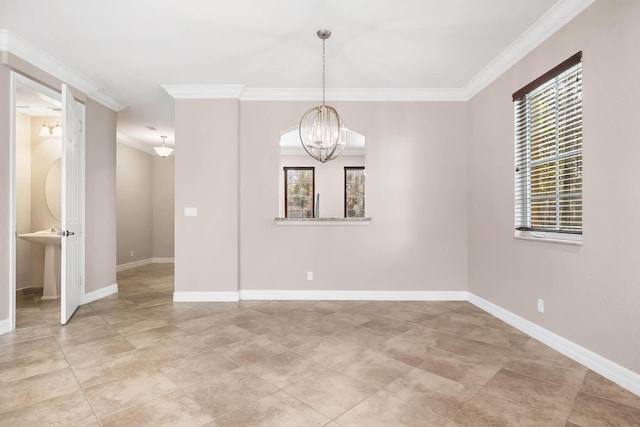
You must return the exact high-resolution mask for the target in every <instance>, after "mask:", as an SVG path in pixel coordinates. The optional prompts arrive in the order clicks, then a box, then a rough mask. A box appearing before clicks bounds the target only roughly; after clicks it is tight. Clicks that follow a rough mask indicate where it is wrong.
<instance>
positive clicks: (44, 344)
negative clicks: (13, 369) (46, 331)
mask: <svg viewBox="0 0 640 427" xmlns="http://www.w3.org/2000/svg"><path fill="white" fill-rule="evenodd" d="M59 350H60V346H59V345H58V341H56V339H55V338H54V337H53V336H50V337H45V338H39V339H35V340H31V341H23V342H18V343H14V344H6V345H3V346H0V362H6V361H9V360H16V359H20V358H23V357H30V356H38V355H39V354H42V353H51V352H55V351H59Z"/></svg>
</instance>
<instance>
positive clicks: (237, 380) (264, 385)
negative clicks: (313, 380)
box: [183, 368, 278, 418]
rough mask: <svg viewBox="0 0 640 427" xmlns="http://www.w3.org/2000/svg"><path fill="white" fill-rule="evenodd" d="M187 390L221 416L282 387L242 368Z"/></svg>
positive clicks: (206, 408)
mask: <svg viewBox="0 0 640 427" xmlns="http://www.w3.org/2000/svg"><path fill="white" fill-rule="evenodd" d="M183 390H184V391H185V392H186V393H187V394H188V395H189V397H191V399H193V400H194V401H195V402H196V403H198V405H200V406H201V407H202V408H204V410H205V411H207V412H208V413H209V415H211V416H213V417H214V418H219V417H221V416H224V415H226V414H228V413H230V412H232V411H235V410H236V409H239V408H242V407H243V406H248V405H250V404H252V403H253V402H255V401H257V400H259V399H261V398H263V397H265V396H268V395H270V394H272V393H274V392H276V391H278V388H277V387H275V386H273V385H271V384H269V383H268V382H266V381H265V380H263V379H261V378H259V377H257V376H255V375H253V374H252V373H250V372H248V371H246V370H245V369H243V368H241V369H234V370H233V371H229V372H227V373H225V374H222V375H218V376H214V377H210V378H209V380H208V381H206V382H204V384H196V385H191V386H187V387H184V388H183Z"/></svg>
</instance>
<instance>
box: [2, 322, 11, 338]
mask: <svg viewBox="0 0 640 427" xmlns="http://www.w3.org/2000/svg"><path fill="white" fill-rule="evenodd" d="M8 332H11V319H4V320H0V335H2V334H6V333H8Z"/></svg>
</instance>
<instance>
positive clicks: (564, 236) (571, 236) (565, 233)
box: [513, 52, 584, 244]
mask: <svg viewBox="0 0 640 427" xmlns="http://www.w3.org/2000/svg"><path fill="white" fill-rule="evenodd" d="M581 64H582V52H578V53H576V54H575V55H573V56H571V57H570V58H568V59H567V60H566V61H564V62H562V63H561V64H559V65H557V66H556V67H554V68H552V69H551V70H549V71H548V72H546V73H544V74H543V75H542V76H540V77H538V78H537V79H535V80H533V81H532V82H530V83H528V84H527V85H525V86H524V87H522V88H521V89H519V90H517V91H516V92H514V93H513V102H514V119H515V120H514V136H515V141H514V142H515V144H514V145H515V150H514V151H515V159H514V160H515V165H514V187H515V188H514V190H515V191H514V195H515V200H514V208H515V212H514V213H515V218H514V219H515V228H516V229H515V234H514V235H515V237H519V238H525V239H539V240H545V241H550V242H559V243H569V244H581V242H582V231H583V225H584V224H583V222H582V216H583V203H582V201H583V194H584V192H583V189H582V185H583V177H582V164H583V157H582V153H583V147H582V139H583V137H582V129H583V124H582V116H583V112H582V99H581V98H580V112H579V118H580V122H581V123H580V128H579V132H580V147H579V151H578V149H576V150H574V151H575V152H576V154H575V156H579V158H580V164H581V166H580V193H579V197H580V199H579V201H580V210H579V212H580V228H579V229H569V228H564V229H563V228H561V223H560V222H558V220H556V223H555V227H556V228H557V229H552V228H542V227H540V228H537V227H531V221H530V218H531V215H532V214H531V210H532V204H531V192H532V184H531V171H530V169H531V167H532V165H531V161H530V156H531V151H532V149H531V147H530V145H531V140H530V136H529V135H528V133H529V132H530V128H531V127H532V125H531V124H530V123H527V125H525V128H524V132H526V133H527V136H526V137H523V136H522V132H523V127H521V126H522V125H520V126H519V123H522V122H523V121H524V120H528V117H523V113H522V111H523V107H522V106H521V105H520V104H521V102H526V97H527V95H529V94H530V93H532V92H535V91H537V90H538V89H539V88H541V87H542V86H545V85H548V84H550V83H552V82H553V81H555V79H556V78H557V77H559V76H560V75H562V74H563V73H565V72H566V71H569V70H571V69H573V68H574V67H577V66H580V67H582V65H581ZM579 72H580V73H582V68H580V70H579ZM579 89H580V93H582V80H580V87H579ZM554 102H555V104H554V105H557V104H558V94H557V93H556V94H555V97H554ZM556 109H557V107H556ZM524 111H525V113H524V115H525V116H526V114H527V113H528V107H524ZM558 133H559V128H557V127H556V128H554V134H555V135H556V142H555V144H556V154H555V156H551V157H553V161H555V162H556V163H558V162H560V161H561V160H562V158H561V157H560V155H559V154H558V152H557V150H558V144H559V142H558ZM523 142H524V143H525V144H527V146H525V147H523V145H522V144H523ZM523 154H524V155H525V156H526V157H527V160H526V161H525V164H526V165H527V168H526V170H525V171H524V172H522V171H521V170H520V169H519V168H520V164H521V163H522V160H521V159H519V158H518V157H519V155H523ZM558 173H559V172H558V170H557V167H556V182H558V181H557V180H559V179H560V178H561V177H558V176H557V174H558ZM523 175H524V176H525V178H523ZM557 185H558V184H556V188H555V198H556V205H557V204H558V203H560V197H561V193H560V190H559V188H558V187H557ZM556 209H560V208H559V207H557V208H556ZM556 215H559V211H558V213H557V214H556ZM525 216H526V218H525V219H524V220H523V218H524V217H525ZM522 224H526V225H522Z"/></svg>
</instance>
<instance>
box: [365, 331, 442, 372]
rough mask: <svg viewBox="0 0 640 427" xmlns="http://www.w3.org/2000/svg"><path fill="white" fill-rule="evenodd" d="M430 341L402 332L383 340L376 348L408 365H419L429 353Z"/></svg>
mask: <svg viewBox="0 0 640 427" xmlns="http://www.w3.org/2000/svg"><path fill="white" fill-rule="evenodd" d="M436 333H438V332H436ZM430 343H431V342H430V341H429V340H423V339H418V338H416V337H411V336H405V335H404V334H402V335H398V336H395V337H392V338H389V339H388V340H386V341H383V342H381V343H380V344H378V345H377V346H376V348H375V350H376V351H378V352H380V353H382V354H384V355H386V356H388V357H391V358H392V359H395V360H398V361H400V362H402V363H406V364H407V365H411V366H418V365H419V364H420V363H422V362H423V361H424V360H425V359H426V358H427V356H428V355H429V351H430V347H429V344H430Z"/></svg>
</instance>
